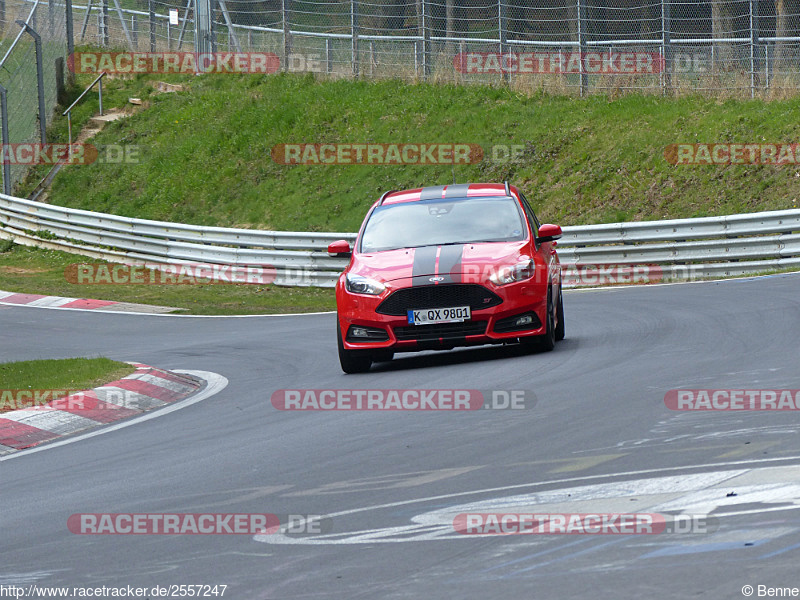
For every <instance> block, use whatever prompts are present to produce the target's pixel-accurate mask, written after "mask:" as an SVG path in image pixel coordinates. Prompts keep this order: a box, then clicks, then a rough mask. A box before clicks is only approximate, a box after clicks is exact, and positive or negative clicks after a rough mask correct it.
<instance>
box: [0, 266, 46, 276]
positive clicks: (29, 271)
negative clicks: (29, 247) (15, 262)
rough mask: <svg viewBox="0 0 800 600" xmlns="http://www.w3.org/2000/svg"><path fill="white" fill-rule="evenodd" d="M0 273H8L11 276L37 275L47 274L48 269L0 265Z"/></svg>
mask: <svg viewBox="0 0 800 600" xmlns="http://www.w3.org/2000/svg"><path fill="white" fill-rule="evenodd" d="M0 273H7V274H9V275H35V274H37V273H47V269H42V268H39V267H32V268H23V267H11V266H3V265H0Z"/></svg>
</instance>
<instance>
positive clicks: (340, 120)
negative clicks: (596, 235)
mask: <svg viewBox="0 0 800 600" xmlns="http://www.w3.org/2000/svg"><path fill="white" fill-rule="evenodd" d="M148 78H155V77H154V76H148V77H139V78H136V79H133V80H130V81H128V80H112V81H111V82H109V85H108V86H107V87H108V100H107V104H109V105H113V104H114V103H115V102H119V101H120V100H122V101H123V102H124V101H125V100H127V97H128V96H132V95H139V96H144V97H145V99H149V100H150V102H151V103H152V105H151V106H150V108H148V109H146V110H143V111H141V112H139V113H137V114H136V115H134V116H133V117H131V118H129V119H125V120H122V121H117V122H115V123H112V124H110V125H108V126H106V128H105V129H104V130H103V132H102V133H101V134H100V135H99V136H98V137H97V138H96V140H95V141H94V142H93V143H96V144H113V143H120V144H137V145H139V147H140V150H141V152H140V162H139V163H138V164H117V165H112V164H99V163H94V164H91V165H87V166H80V167H69V168H65V169H63V170H62V171H61V173H59V175H58V176H57V177H56V179H55V181H54V185H53V189H52V192H51V199H50V201H51V202H53V203H55V204H60V205H64V206H71V207H77V208H84V209H91V210H97V211H102V212H112V213H116V214H121V215H125V216H130V217H139V218H150V219H161V220H170V221H179V222H185V223H195V224H201V225H226V226H243V227H254V228H266V229H279V230H294V231H309V230H310V231H355V230H356V229H357V228H358V226H359V224H360V222H361V220H362V218H363V216H364V213H365V211H366V209H367V208H368V207H369V205H370V204H371V203H372V202H373V201H374V200H375V199H376V198H377V197H378V196H379V195H380V194H381V193H382V192H383V191H386V190H388V189H398V188H408V187H414V186H420V185H434V184H444V183H449V182H452V180H453V177H454V175H455V179H456V180H458V181H459V182H464V181H481V180H490V181H502V180H504V179H506V178H508V179H510V180H512V181H513V182H515V183H517V184H519V185H521V187H522V189H523V190H524V191H525V192H526V193H527V194H528V196H529V198H530V199H531V200H532V202H533V203H534V205H535V207H536V209H537V212H538V213H539V214H540V216H541V218H542V219H543V220H545V221H550V222H558V223H559V224H562V225H571V224H588V223H598V222H608V221H618V220H642V219H663V218H679V217H697V216H707V215H721V214H728V213H738V212H750V211H755V210H771V209H785V208H792V207H795V206H796V203H797V198H798V196H800V167H794V166H784V167H777V166H745V165H732V166H673V165H670V164H668V163H667V161H666V160H665V158H664V149H665V147H666V146H667V145H669V144H672V143H694V142H707V143H714V142H741V143H751V142H761V141H766V142H776V143H778V142H782V143H788V142H797V141H798V139H799V138H800V121H798V120H797V119H796V118H795V115H797V114H798V111H799V110H800V99H792V100H786V101H773V102H769V103H765V102H763V101H758V100H756V101H743V100H726V101H717V100H713V99H704V98H699V97H683V98H677V99H675V98H672V99H668V98H661V97H656V96H639V95H627V96H622V97H620V98H617V99H613V100H611V99H609V98H607V97H604V96H591V97H588V98H584V99H581V98H574V97H568V96H550V95H544V94H541V93H538V94H537V93H534V94H533V95H526V94H523V93H521V92H518V91H513V90H509V89H507V88H502V87H484V86H477V85H475V86H461V87H459V86H455V85H438V86H437V85H433V84H404V83H401V82H399V81H379V82H364V81H351V80H340V81H321V80H317V79H315V78H314V77H313V76H310V75H283V74H280V75H270V76H258V75H247V76H239V75H213V76H208V75H207V76H203V77H191V76H182V77H164V76H161V77H160V79H163V80H168V81H181V82H183V83H188V85H189V86H190V89H188V90H187V91H185V92H180V93H177V94H162V95H157V96H156V95H152V93H151V92H150V91H149V88H148V87H147V86H146V80H147V79H148ZM92 102H96V100H93V101H92ZM92 102H89V103H87V104H84V105H81V111H83V112H81V113H79V114H80V115H83V114H86V113H88V112H89V111H91V110H92ZM59 127H60V128H61V130H63V127H62V126H60V125H58V124H57V125H56V126H55V127H54V129H55V130H59ZM309 142H350V143H368V142H418V143H434V142H440V143H441V142H445V143H454V142H455V143H474V144H481V145H482V146H483V147H484V148H485V149H486V155H487V156H486V158H484V161H483V162H481V163H479V164H476V165H469V166H458V167H455V169H453V168H451V167H449V166H388V165H387V166H332V165H325V166H312V165H302V166H297V165H295V166H285V165H279V164H276V163H274V162H273V161H272V159H271V157H270V150H271V148H272V147H273V146H275V145H276V144H281V143H309ZM493 144H502V145H512V144H519V145H524V146H525V147H526V151H525V153H524V154H523V156H522V157H520V158H519V159H517V160H514V161H510V162H509V161H505V162H494V161H492V160H491V158H492V157H491V152H490V151H489V149H490V147H491V146H492V145H493ZM454 171H455V173H454Z"/></svg>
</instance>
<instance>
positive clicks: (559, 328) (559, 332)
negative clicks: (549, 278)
mask: <svg viewBox="0 0 800 600" xmlns="http://www.w3.org/2000/svg"><path fill="white" fill-rule="evenodd" d="M556 317H557V318H558V325H556V341H557V342H560V341H561V340H563V339H564V335H565V333H566V330H565V329H564V299H563V298H562V296H561V287H559V288H558V306H557V307H556Z"/></svg>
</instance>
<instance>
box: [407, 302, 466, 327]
mask: <svg viewBox="0 0 800 600" xmlns="http://www.w3.org/2000/svg"><path fill="white" fill-rule="evenodd" d="M470 317H471V313H470V309H469V306H454V307H451V308H423V309H421V310H409V311H408V322H409V323H410V324H411V325H435V324H437V323H460V322H462V321H469V319H470Z"/></svg>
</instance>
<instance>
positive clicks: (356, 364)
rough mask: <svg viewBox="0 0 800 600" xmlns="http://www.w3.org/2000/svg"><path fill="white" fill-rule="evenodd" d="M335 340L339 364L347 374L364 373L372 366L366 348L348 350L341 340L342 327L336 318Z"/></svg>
mask: <svg viewBox="0 0 800 600" xmlns="http://www.w3.org/2000/svg"><path fill="white" fill-rule="evenodd" d="M336 341H337V344H338V346H339V364H340V365H341V366H342V371H344V372H345V373H348V374H352V373H365V372H367V371H369V368H370V367H371V366H372V357H371V356H370V354H369V351H367V350H348V349H347V348H345V347H344V342H343V341H342V329H341V327H339V320H338V319H337V320H336Z"/></svg>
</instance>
